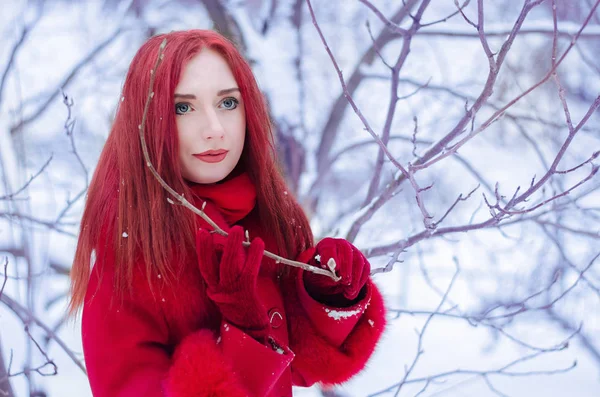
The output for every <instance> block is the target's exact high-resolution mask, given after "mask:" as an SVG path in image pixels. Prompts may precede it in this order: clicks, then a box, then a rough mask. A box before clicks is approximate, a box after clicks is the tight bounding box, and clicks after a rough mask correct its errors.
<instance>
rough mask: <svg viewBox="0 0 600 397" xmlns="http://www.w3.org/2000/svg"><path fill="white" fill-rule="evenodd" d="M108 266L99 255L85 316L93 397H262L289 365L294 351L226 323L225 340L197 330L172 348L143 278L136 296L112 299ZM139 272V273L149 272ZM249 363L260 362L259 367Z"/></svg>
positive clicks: (85, 347)
mask: <svg viewBox="0 0 600 397" xmlns="http://www.w3.org/2000/svg"><path fill="white" fill-rule="evenodd" d="M100 266H102V267H103V272H102V275H101V277H99V276H100V272H99V270H98V269H99V268H100ZM111 266H112V262H111V260H110V258H108V260H104V259H103V255H102V253H99V255H98V260H97V261H96V264H95V266H94V268H93V270H92V274H91V277H90V281H89V284H88V289H87V295H86V299H85V302H84V309H83V317H82V342H83V351H84V357H85V362H86V366H87V371H88V376H89V382H90V386H91V389H92V393H93V395H94V396H95V397H126V396H127V397H129V396H131V397H133V396H136V397H137V396H146V397H192V396H194V397H202V396H211V397H221V396H222V397H225V396H228V397H229V396H232V397H238V396H239V397H241V396H261V395H264V393H265V391H267V390H269V389H270V388H271V387H272V386H273V384H275V382H276V381H277V380H278V378H279V376H280V375H281V373H282V372H283V371H284V370H285V368H287V367H288V366H289V364H290V362H291V361H292V358H293V354H292V353H291V352H290V351H289V349H285V348H283V349H278V351H277V350H275V349H273V348H271V347H267V346H264V345H262V344H260V343H259V342H257V341H255V340H254V339H252V338H251V337H250V336H248V335H247V334H245V333H244V332H242V331H240V330H239V329H237V328H235V327H233V326H231V325H229V324H227V323H223V324H222V326H221V335H220V336H217V335H215V332H213V331H212V330H209V329H200V330H197V331H195V332H192V333H191V334H189V335H188V336H186V337H185V338H184V339H183V340H182V341H181V342H180V343H179V344H178V345H177V346H175V348H174V349H173V348H171V347H170V346H172V343H171V341H170V339H169V332H168V327H167V322H166V320H165V317H164V314H163V308H162V307H161V306H160V302H159V300H158V299H154V298H153V295H152V293H151V292H150V289H149V287H148V283H147V282H146V278H145V276H143V277H135V280H134V286H133V294H132V295H129V294H126V295H125V297H124V298H123V299H122V300H120V299H113V297H114V293H113V292H114V290H113V277H112V276H113V272H112V271H111V270H110V269H111ZM136 270H137V269H136ZM139 270H140V271H138V272H136V274H145V273H144V272H143V271H142V269H139ZM182 304H185V303H182ZM246 355H247V356H246ZM249 357H251V358H252V360H250V359H249ZM248 362H255V363H256V362H260V363H261V366H260V370H257V369H253V367H254V368H256V367H258V366H256V365H254V366H253V367H252V366H250V365H248Z"/></svg>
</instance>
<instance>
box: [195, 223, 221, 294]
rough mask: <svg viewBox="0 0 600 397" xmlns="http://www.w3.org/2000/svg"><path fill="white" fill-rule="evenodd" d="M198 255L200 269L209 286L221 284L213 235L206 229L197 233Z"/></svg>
mask: <svg viewBox="0 0 600 397" xmlns="http://www.w3.org/2000/svg"><path fill="white" fill-rule="evenodd" d="M196 253H197V255H198V267H199V268H200V273H201V274H202V277H203V278H204V280H205V281H206V282H207V283H208V284H209V285H216V284H218V282H219V279H218V273H217V266H218V262H217V260H216V256H215V249H214V244H213V240H212V235H211V234H210V233H209V232H208V230H206V229H198V231H197V232H196Z"/></svg>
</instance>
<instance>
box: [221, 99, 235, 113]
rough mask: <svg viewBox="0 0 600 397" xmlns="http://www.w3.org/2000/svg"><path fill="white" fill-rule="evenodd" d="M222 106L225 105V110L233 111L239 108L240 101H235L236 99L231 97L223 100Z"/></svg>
mask: <svg viewBox="0 0 600 397" xmlns="http://www.w3.org/2000/svg"><path fill="white" fill-rule="evenodd" d="M221 104H222V105H225V109H227V110H233V109H235V108H237V107H238V104H239V101H238V100H237V99H235V98H234V97H229V98H225V99H224V100H223V102H221Z"/></svg>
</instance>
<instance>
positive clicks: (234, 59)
mask: <svg viewBox="0 0 600 397" xmlns="http://www.w3.org/2000/svg"><path fill="white" fill-rule="evenodd" d="M164 38H166V39H167V46H166V48H165V51H164V58H163V61H162V63H161V64H160V66H159V68H158V70H157V71H156V79H155V81H154V87H153V91H154V97H153V99H152V102H151V105H150V108H149V111H148V114H147V119H146V123H145V128H144V131H145V138H146V144H147V147H148V151H149V155H150V159H151V161H152V163H153V165H154V167H155V168H156V170H157V171H158V173H159V174H160V175H161V176H162V178H163V179H164V180H165V181H166V182H167V183H168V184H169V185H170V186H171V187H172V188H173V189H174V190H175V191H177V192H183V193H184V196H185V197H192V192H191V190H190V189H189V187H188V185H187V184H186V182H185V181H184V179H183V177H182V175H181V169H180V165H179V161H178V141H177V127H176V122H175V112H174V100H173V95H174V90H175V87H176V86H177V83H178V81H179V78H180V75H181V72H182V69H183V68H184V67H185V65H186V63H187V62H188V61H189V60H190V59H191V58H193V57H194V56H195V55H196V54H198V53H199V52H200V51H201V50H202V49H203V48H211V49H213V50H216V51H218V52H219V53H220V54H221V55H222V56H223V58H224V59H225V60H226V61H227V63H228V64H229V66H230V68H231V70H232V72H233V75H234V77H235V80H236V82H237V84H238V87H239V88H240V92H241V96H242V100H243V101H244V104H245V111H246V141H245V142H246V143H245V147H244V150H243V153H242V156H241V158H240V162H241V163H240V165H241V166H242V167H243V168H244V169H245V170H246V171H247V172H248V174H249V176H250V179H251V180H252V181H253V183H254V185H255V186H256V187H257V189H256V190H257V203H256V205H257V210H258V213H259V216H260V219H261V222H262V223H263V226H264V227H265V230H269V231H271V232H272V233H273V234H274V235H275V239H276V242H277V246H278V248H279V252H280V253H281V254H282V255H285V256H287V257H290V258H295V257H296V256H297V255H298V253H299V252H300V251H302V250H303V249H305V248H307V247H309V246H311V245H312V244H313V236H312V232H311V230H310V226H309V223H308V219H307V218H306V215H305V214H304V212H303V210H302V208H301V207H300V205H299V204H298V203H297V202H296V201H295V200H290V197H289V195H285V196H284V192H285V191H287V190H288V189H287V187H286V183H285V180H284V178H283V176H282V175H281V172H280V168H279V164H278V162H277V157H276V151H275V148H274V143H273V133H272V130H271V123H270V119H269V114H268V111H267V107H266V102H265V99H264V97H263V95H262V94H261V92H260V90H259V88H258V85H257V83H256V80H255V78H254V75H253V73H252V70H251V68H250V66H249V65H248V63H247V62H246V61H245V60H244V58H243V57H242V55H241V54H240V53H239V51H238V50H237V48H236V47H235V45H234V44H233V43H232V42H230V41H229V40H227V39H226V38H225V37H223V36H221V35H220V34H218V33H216V32H214V31H210V30H188V31H180V32H171V33H167V34H161V35H157V36H154V37H152V38H150V39H149V40H148V41H147V42H146V43H144V44H143V45H142V47H141V48H140V49H139V50H138V52H137V53H136V55H135V56H134V58H133V60H132V62H131V65H130V67H129V71H128V72H127V77H126V79H125V83H124V86H123V93H122V95H123V96H122V98H121V101H120V102H119V104H118V108H117V112H116V115H115V120H114V123H113V126H112V128H111V131H110V134H109V136H108V139H107V141H106V143H105V145H104V148H103V150H102V153H101V155H100V159H99V161H98V164H97V166H96V169H95V172H94V175H93V177H92V180H91V183H90V186H89V190H88V192H87V196H86V204H85V209H84V211H83V217H82V220H81V226H80V233H79V240H78V243H77V249H76V251H75V258H74V261H73V267H72V269H71V300H70V302H69V313H70V314H71V315H74V314H75V313H77V312H78V310H79V308H81V306H82V305H83V302H84V299H85V294H86V289H87V285H88V280H89V277H90V273H91V263H90V262H91V255H92V251H93V250H95V249H96V247H97V246H98V244H100V243H101V242H100V240H101V238H102V236H109V238H108V241H106V242H105V243H106V244H108V245H107V249H113V250H114V251H113V252H114V255H115V279H114V284H115V290H116V292H117V294H123V293H124V292H125V291H127V289H128V288H131V285H132V281H133V271H134V263H135V261H136V259H137V258H140V257H141V258H142V259H143V262H144V263H145V266H146V277H147V279H148V282H149V283H150V286H151V287H152V282H151V279H152V278H151V275H152V273H153V272H158V273H159V274H161V275H163V280H164V282H166V283H167V285H168V284H169V283H172V282H173V280H174V275H175V274H176V270H177V269H175V265H176V264H177V263H186V261H187V260H189V259H190V258H188V257H189V255H190V253H193V254H194V255H195V249H193V247H194V245H195V230H196V216H195V215H194V214H193V213H192V212H191V211H189V210H188V209H187V208H185V207H183V206H179V205H171V204H169V203H168V202H167V200H166V199H167V197H168V193H167V192H166V191H165V190H164V189H163V188H162V186H160V184H159V183H158V181H157V180H156V179H155V178H154V176H153V175H152V174H151V173H150V171H149V169H148V167H147V166H146V162H145V160H144V158H143V153H142V147H141V143H140V139H139V129H138V128H139V127H138V126H139V125H140V123H141V120H142V114H143V109H144V105H145V102H146V99H147V92H148V85H149V84H150V77H151V73H150V72H151V70H152V68H153V67H154V63H155V62H156V57H157V55H158V51H159V46H160V44H161V42H162V41H163V39H164ZM289 219H295V222H294V224H291V223H290V222H289V221H288V220H289ZM157 225H159V226H158V227H157ZM299 226H300V227H299ZM123 233H127V238H123V237H122V236H124V235H123ZM173 257H176V258H178V260H177V261H173V260H172V259H173Z"/></svg>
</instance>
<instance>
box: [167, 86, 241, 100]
mask: <svg viewBox="0 0 600 397" xmlns="http://www.w3.org/2000/svg"><path fill="white" fill-rule="evenodd" d="M234 91H238V92H239V91H240V89H239V88H237V87H233V88H226V89H224V90H221V91H219V92H217V96H222V95H226V94H229V93H230V92H234ZM175 98H183V99H196V95H194V94H175Z"/></svg>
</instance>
